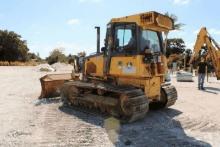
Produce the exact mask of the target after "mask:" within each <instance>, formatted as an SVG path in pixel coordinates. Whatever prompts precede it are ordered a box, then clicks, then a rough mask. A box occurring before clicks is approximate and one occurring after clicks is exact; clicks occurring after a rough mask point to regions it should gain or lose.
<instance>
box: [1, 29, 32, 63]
mask: <svg viewBox="0 0 220 147" xmlns="http://www.w3.org/2000/svg"><path fill="white" fill-rule="evenodd" d="M28 51H29V49H28V47H27V44H26V41H25V40H22V39H21V36H20V35H18V34H16V33H15V32H13V31H8V30H0V61H9V62H11V61H27V60H28V56H27V54H28Z"/></svg>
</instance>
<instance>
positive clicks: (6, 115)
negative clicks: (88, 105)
mask: <svg viewBox="0 0 220 147" xmlns="http://www.w3.org/2000/svg"><path fill="white" fill-rule="evenodd" d="M45 74H46V73H42V72H37V71H36V70H35V67H0V89H1V92H0V146H6V147H8V146H13V147H14V146H37V147H38V146H51V147H53V146H56V147H57V146H103V147H104V146H149V147H152V146H158V147H159V146H163V147H166V146H167V147H169V146H196V147H197V146H205V147H206V146H207V147H209V146H216V147H218V146H220V113H219V112H220V96H219V94H220V81H217V80H216V79H215V78H210V79H209V83H207V82H206V89H207V90H206V91H199V90H197V82H196V78H195V82H182V83H180V82H176V79H175V77H172V83H173V84H174V85H175V86H176V88H177V91H178V95H179V99H178V101H177V103H176V105H174V106H172V107H171V108H169V109H164V110H158V111H150V112H149V113H148V114H147V115H146V117H145V118H144V120H140V121H137V122H135V123H131V124H122V125H119V124H118V122H117V120H115V119H113V118H109V116H106V115H102V114H100V113H91V112H88V111H82V110H77V109H71V108H69V107H63V106H62V105H61V102H60V101H59V99H53V100H50V101H46V100H42V101H38V100H37V98H38V96H39V95H40V91H41V87H40V82H39V78H40V77H41V76H43V75H45ZM87 112H88V113H87ZM111 123H113V124H114V125H113V126H110V127H109V124H111Z"/></svg>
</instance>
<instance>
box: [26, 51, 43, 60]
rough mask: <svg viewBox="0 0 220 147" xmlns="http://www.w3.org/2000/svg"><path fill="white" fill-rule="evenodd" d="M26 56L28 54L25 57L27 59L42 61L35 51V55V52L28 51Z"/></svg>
mask: <svg viewBox="0 0 220 147" xmlns="http://www.w3.org/2000/svg"><path fill="white" fill-rule="evenodd" d="M27 56H28V57H27V58H28V60H34V61H37V62H41V61H42V59H41V57H40V55H39V53H37V55H36V54H35V53H28V54H27Z"/></svg>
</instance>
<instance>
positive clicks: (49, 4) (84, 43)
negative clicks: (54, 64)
mask: <svg viewBox="0 0 220 147" xmlns="http://www.w3.org/2000/svg"><path fill="white" fill-rule="evenodd" d="M219 6H220V1H219V0H212V1H208V0H0V29H3V30H4V29H7V30H9V31H15V32H16V33H18V34H20V35H21V36H22V39H24V40H27V45H28V48H29V49H30V51H31V52H34V53H39V54H40V56H41V57H43V58H45V57H47V56H48V55H49V53H50V52H51V51H52V50H53V49H54V48H59V47H62V48H64V49H65V50H64V52H65V54H66V55H68V54H70V53H71V54H77V53H78V52H80V51H86V52H87V53H88V54H89V53H93V52H95V51H96V30H95V29H94V27H95V26H100V27H101V40H104V37H105V29H106V24H107V23H108V22H109V21H110V19H111V18H114V17H121V16H126V15H131V14H136V13H141V12H147V11H157V12H160V13H165V12H169V13H172V14H175V15H176V16H177V17H178V20H179V22H181V23H184V24H185V26H184V27H183V28H182V30H181V31H173V32H171V33H170V34H169V37H170V38H172V37H182V38H183V39H184V41H185V43H186V46H187V47H188V48H192V47H193V46H194V42H195V40H196V36H197V33H198V31H199V29H200V28H201V27H202V26H205V27H207V29H208V31H209V33H210V34H211V35H212V36H213V38H215V39H216V41H220V23H219V20H220V14H219V12H218V9H219ZM102 46H103V41H102Z"/></svg>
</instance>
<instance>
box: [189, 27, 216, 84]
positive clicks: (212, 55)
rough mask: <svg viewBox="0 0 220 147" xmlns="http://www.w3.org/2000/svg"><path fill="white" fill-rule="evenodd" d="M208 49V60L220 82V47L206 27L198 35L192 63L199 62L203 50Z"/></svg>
mask: <svg viewBox="0 0 220 147" xmlns="http://www.w3.org/2000/svg"><path fill="white" fill-rule="evenodd" d="M204 47H205V48H207V54H206V55H205V56H206V59H210V60H211V61H212V65H213V67H214V69H215V74H216V77H217V79H218V80H220V47H219V45H218V43H217V42H216V41H215V40H214V39H213V38H212V37H211V36H210V34H209V33H208V31H207V29H206V28H205V27H203V28H201V30H200V32H199V33H198V35H197V40H196V43H195V46H194V50H193V54H192V57H191V59H190V63H191V64H192V62H193V61H196V60H198V58H199V57H200V52H201V50H202V48H204Z"/></svg>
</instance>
